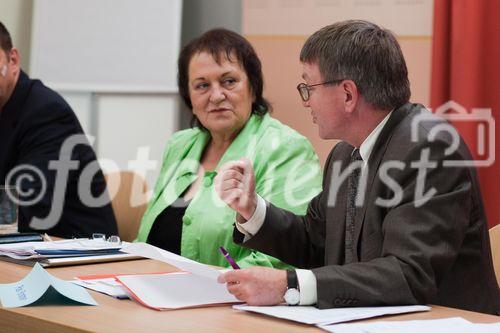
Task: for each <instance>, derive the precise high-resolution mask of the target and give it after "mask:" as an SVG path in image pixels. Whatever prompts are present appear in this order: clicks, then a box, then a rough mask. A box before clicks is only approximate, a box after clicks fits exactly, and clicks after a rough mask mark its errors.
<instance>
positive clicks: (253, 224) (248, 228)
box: [236, 194, 266, 241]
mask: <svg viewBox="0 0 500 333" xmlns="http://www.w3.org/2000/svg"><path fill="white" fill-rule="evenodd" d="M265 218H266V201H265V200H264V199H262V197H261V196H260V195H258V194H257V207H256V208H255V212H254V213H253V215H252V217H251V218H250V219H249V220H248V221H246V222H245V223H239V222H238V221H236V229H238V231H239V232H241V233H242V234H244V235H245V239H244V241H247V240H248V239H250V238H252V237H253V236H254V235H255V234H256V233H257V232H258V231H259V229H260V227H262V225H263V224H264V219H265Z"/></svg>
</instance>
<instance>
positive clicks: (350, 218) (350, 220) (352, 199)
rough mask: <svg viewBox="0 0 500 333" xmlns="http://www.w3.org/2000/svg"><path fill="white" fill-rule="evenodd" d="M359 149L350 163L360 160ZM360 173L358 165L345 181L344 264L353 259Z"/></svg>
mask: <svg viewBox="0 0 500 333" xmlns="http://www.w3.org/2000/svg"><path fill="white" fill-rule="evenodd" d="M362 160H363V159H362V158H361V155H360V154H359V149H358V148H356V149H354V151H353V152H352V155H351V162H350V163H351V164H352V163H355V162H358V161H362ZM360 174H361V168H360V167H359V166H358V167H356V168H355V169H354V170H352V172H351V174H350V175H349V178H348V181H347V182H348V183H347V207H346V208H347V209H346V216H345V258H344V264H349V263H352V262H353V261H354V246H356V245H355V244H354V227H355V225H354V222H355V218H356V196H357V193H358V183H359V177H360Z"/></svg>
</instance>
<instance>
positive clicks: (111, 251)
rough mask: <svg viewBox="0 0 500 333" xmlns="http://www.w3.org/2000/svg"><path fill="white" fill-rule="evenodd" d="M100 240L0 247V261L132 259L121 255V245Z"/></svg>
mask: <svg viewBox="0 0 500 333" xmlns="http://www.w3.org/2000/svg"><path fill="white" fill-rule="evenodd" d="M128 244H130V243H123V244H121V245H117V244H111V243H108V242H106V241H103V240H100V239H86V238H85V239H69V240H60V241H54V242H26V243H14V244H2V245H0V259H2V260H7V261H13V262H16V263H21V264H26V265H31V266H32V265H34V264H35V263H37V262H38V263H40V264H41V265H42V266H55V265H63V264H75V263H80V262H97V261H109V260H124V259H134V258H137V256H131V255H130V254H126V253H124V252H121V249H122V247H123V246H127V245H128Z"/></svg>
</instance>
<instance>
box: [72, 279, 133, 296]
mask: <svg viewBox="0 0 500 333" xmlns="http://www.w3.org/2000/svg"><path fill="white" fill-rule="evenodd" d="M70 282H72V283H74V284H77V285H79V286H82V287H84V288H87V289H91V290H94V291H97V292H100V293H102V294H106V295H109V296H111V297H114V298H118V299H128V298H130V297H129V295H128V293H127V290H126V289H125V287H124V286H123V285H122V284H121V283H120V282H118V281H116V280H115V278H105V279H92V280H72V281H70Z"/></svg>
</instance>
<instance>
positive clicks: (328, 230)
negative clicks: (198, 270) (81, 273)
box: [216, 21, 500, 313]
mask: <svg viewBox="0 0 500 333" xmlns="http://www.w3.org/2000/svg"><path fill="white" fill-rule="evenodd" d="M300 60H301V62H302V65H303V75H302V77H303V79H304V80H305V82H306V83H305V84H300V85H299V86H298V87H297V88H298V90H299V93H300V95H301V97H302V100H303V103H304V106H306V107H309V108H311V113H312V117H313V122H314V123H316V124H317V125H318V127H319V135H320V137H321V138H324V139H341V140H343V142H340V143H339V144H337V145H336V146H335V147H334V149H333V150H332V152H331V153H330V156H329V157H328V160H327V163H326V166H325V177H324V182H323V192H322V193H320V194H319V195H318V196H317V197H316V198H314V199H313V200H312V201H311V203H310V205H309V208H308V211H307V214H306V215H305V216H296V215H294V214H292V213H290V212H287V211H285V210H282V209H279V208H277V207H275V206H273V205H272V204H269V203H267V202H265V201H264V200H263V199H262V198H260V197H259V196H258V194H256V193H255V191H254V181H253V170H252V167H251V165H250V163H249V162H248V161H246V160H242V161H236V162H230V163H228V164H226V165H224V166H223V167H222V168H221V169H220V170H219V174H218V176H217V179H216V182H217V191H218V193H219V196H220V197H221V198H222V200H224V201H225V202H226V203H227V204H228V205H230V206H231V207H232V208H233V209H234V210H236V211H237V212H238V215H237V223H236V224H235V233H234V240H235V242H237V243H241V244H242V245H243V246H247V247H251V248H254V249H256V250H259V251H262V252H265V253H267V254H269V255H272V256H275V257H277V258H279V259H281V260H283V261H285V262H287V263H290V264H292V265H295V266H296V267H298V268H300V269H297V270H289V271H282V270H275V269H268V268H262V267H254V268H250V269H244V270H234V271H230V272H228V273H225V274H223V275H221V277H220V278H219V282H221V283H227V287H228V290H229V291H230V292H231V293H232V294H234V295H235V296H236V297H237V298H238V299H240V300H242V301H245V302H247V303H248V304H253V305H273V304H279V303H282V302H283V301H285V302H286V303H288V304H289V305H310V304H316V306H317V307H319V308H321V309H324V308H331V307H348V306H377V305H403V304H427V303H431V304H439V305H444V306H450V307H457V308H461V309H467V310H473V311H479V312H485V313H499V311H500V307H499V301H500V295H499V290H498V285H497V282H496V279H495V275H494V271H493V265H492V261H491V251H490V244H489V238H488V230H487V223H486V217H485V212H484V208H483V204H482V199H481V193H480V189H479V184H478V181H477V178H476V172H475V169H474V167H471V166H470V163H469V162H470V160H471V157H470V154H469V151H468V149H467V147H466V145H465V144H464V143H463V141H462V140H461V138H460V136H459V135H458V133H457V132H456V131H454V130H453V129H452V127H451V126H450V125H449V124H448V123H447V122H445V121H444V120H442V119H439V118H437V117H435V116H433V115H432V114H431V113H429V112H428V111H426V110H425V109H424V107H423V106H422V105H419V104H411V103H408V100H409V97H410V89H409V81H408V75H407V69H406V64H405V61H404V58H403V55H402V53H401V50H400V47H399V45H398V43H397V40H396V38H395V37H394V35H393V34H392V33H391V32H390V31H388V30H385V29H381V28H380V27H378V26H377V25H375V24H372V23H369V22H366V21H345V22H339V23H336V24H333V25H330V26H327V27H325V28H323V29H321V30H319V31H317V32H316V33H314V34H313V35H312V36H311V37H309V39H308V40H307V41H306V43H305V45H304V47H303V49H302V51H301V55H300ZM455 143H456V144H457V145H454V144H455ZM468 161H469V162H468ZM291 181H293V180H291Z"/></svg>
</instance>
